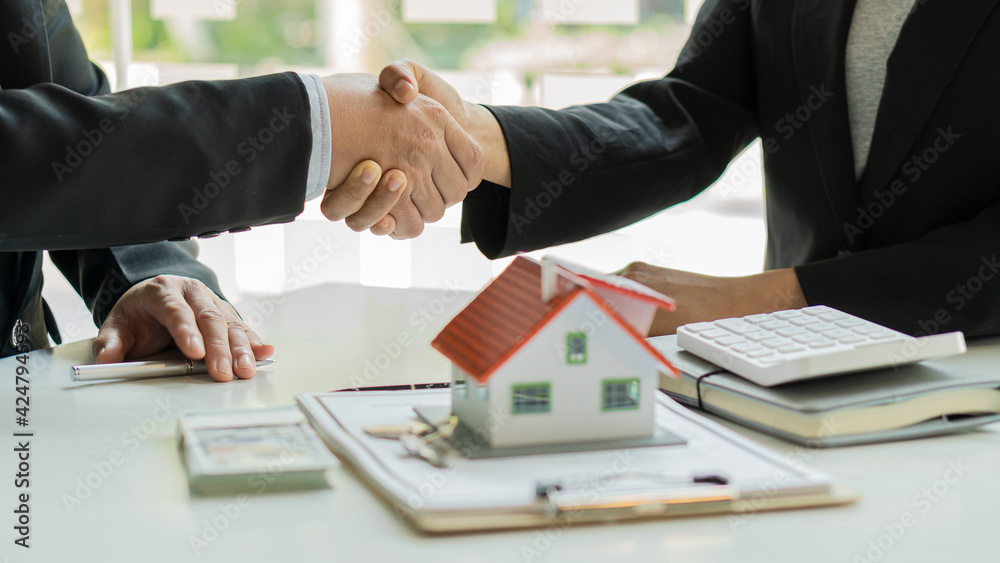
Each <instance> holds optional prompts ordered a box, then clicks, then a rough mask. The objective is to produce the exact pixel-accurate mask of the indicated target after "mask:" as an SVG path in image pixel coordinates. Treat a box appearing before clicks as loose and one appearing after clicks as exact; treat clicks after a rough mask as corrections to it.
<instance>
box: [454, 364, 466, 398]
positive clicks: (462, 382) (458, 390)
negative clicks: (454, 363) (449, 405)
mask: <svg viewBox="0 0 1000 563" xmlns="http://www.w3.org/2000/svg"><path fill="white" fill-rule="evenodd" d="M451 390H452V392H453V393H454V394H455V398H456V399H465V398H466V397H468V396H469V379H468V376H467V375H466V374H465V372H464V371H461V370H459V369H458V368H455V377H454V381H452V383H451Z"/></svg>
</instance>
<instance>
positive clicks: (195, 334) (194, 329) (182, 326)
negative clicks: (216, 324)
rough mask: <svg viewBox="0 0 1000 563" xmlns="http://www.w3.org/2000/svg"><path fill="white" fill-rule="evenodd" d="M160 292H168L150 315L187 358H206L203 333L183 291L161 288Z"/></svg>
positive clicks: (150, 311)
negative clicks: (164, 329)
mask: <svg viewBox="0 0 1000 563" xmlns="http://www.w3.org/2000/svg"><path fill="white" fill-rule="evenodd" d="M159 291H161V292H166V293H165V294H163V296H162V297H161V299H160V304H159V306H156V307H151V308H149V313H150V315H152V316H153V318H154V319H156V321H157V322H159V323H160V324H161V325H162V326H163V327H164V328H166V329H167V332H169V333H170V337H171V338H173V340H174V344H175V345H176V346H177V348H178V349H180V351H181V353H183V354H184V356H185V357H187V358H191V359H192V360H200V359H202V358H204V357H205V341H204V339H203V338H202V336H201V335H202V331H201V330H200V329H199V328H198V321H197V319H196V318H195V313H194V311H193V310H192V309H191V305H190V304H189V303H188V302H187V300H186V299H184V294H183V292H182V291H179V290H175V289H171V288H169V287H165V286H162V285H161V286H160V289H159Z"/></svg>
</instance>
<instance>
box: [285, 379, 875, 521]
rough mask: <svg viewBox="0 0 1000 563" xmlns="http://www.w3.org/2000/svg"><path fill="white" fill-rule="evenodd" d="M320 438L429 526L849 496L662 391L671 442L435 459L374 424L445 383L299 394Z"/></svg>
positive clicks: (409, 516) (401, 509)
mask: <svg viewBox="0 0 1000 563" xmlns="http://www.w3.org/2000/svg"><path fill="white" fill-rule="evenodd" d="M296 401H297V402H298V404H299V407H300V408H301V409H302V410H303V412H304V413H305V414H306V417H307V418H308V419H309V422H310V423H311V424H312V425H313V427H314V428H315V429H316V431H317V432H318V433H319V435H320V437H321V438H322V439H323V441H324V442H326V444H327V445H328V446H329V447H330V448H331V449H332V450H333V451H334V452H335V453H336V454H337V455H338V456H339V457H340V458H341V459H343V460H344V461H345V462H347V463H348V464H350V465H351V466H352V467H353V468H354V469H355V470H356V471H357V473H358V474H359V475H360V476H361V477H362V478H363V479H364V480H365V481H367V483H368V484H369V485H370V486H371V487H372V488H373V489H374V490H375V491H376V492H378V493H379V494H380V495H382V496H383V497H384V498H385V499H386V500H387V501H388V502H387V505H388V508H389V509H390V510H392V511H393V512H394V513H395V514H396V515H397V516H399V517H400V518H401V519H403V520H404V521H406V522H408V523H409V524H411V525H413V526H414V527H416V528H418V529H420V530H422V531H426V532H458V531H470V530H484V529H498V528H523V527H540V526H549V525H553V524H566V523H568V522H572V523H581V522H596V521H601V522H606V521H610V520H631V519H638V518H653V517H672V516H693V515H702V514H712V513H717V514H732V515H733V517H740V515H743V514H746V513H748V512H757V511H761V510H777V509H784V508H802V507H809V506H821V505H835V504H845V503H850V502H852V501H854V500H855V498H856V495H855V494H854V493H853V492H851V491H849V490H847V489H845V488H843V487H841V486H839V485H837V484H836V483H835V482H834V481H833V480H832V479H831V478H830V477H829V476H827V475H826V474H824V473H821V472H819V471H815V470H813V469H810V468H807V467H803V466H802V464H801V463H800V461H801V460H798V459H790V458H785V457H783V456H781V455H779V454H777V453H776V452H773V451H771V450H768V449H766V448H764V447H762V446H760V445H758V444H755V443H754V442H752V441H750V440H747V439H745V438H743V437H741V436H739V435H738V434H736V433H735V432H732V431H730V430H728V429H726V428H724V427H722V426H720V425H718V424H716V423H715V422H712V421H710V420H708V419H706V418H705V417H702V416H700V415H698V414H696V413H694V412H692V411H690V410H688V409H686V408H684V407H682V406H681V405H678V404H677V403H676V402H674V401H673V400H671V399H669V398H668V397H667V396H666V395H663V394H662V393H661V394H657V404H656V409H657V410H656V418H657V425H658V426H659V427H660V428H661V429H663V430H665V431H669V432H670V433H671V434H673V435H676V436H678V437H679V438H680V440H677V441H675V442H672V443H671V444H670V445H649V446H644V447H619V448H613V449H606V450H597V451H595V450H590V451H575V452H563V453H540V454H533V455H514V456H506V457H498V458H465V457H464V456H462V455H461V454H460V453H459V452H458V451H454V452H450V453H447V452H446V453H445V454H444V457H445V459H446V463H444V464H443V465H444V466H443V467H438V466H435V465H432V464H430V463H428V461H426V460H424V459H421V458H420V457H419V456H414V455H409V454H408V453H407V451H406V449H405V448H404V447H403V444H401V443H400V441H398V440H391V439H384V438H378V437H374V436H372V435H369V434H368V433H366V432H365V429H366V428H371V427H373V426H383V425H400V424H406V423H410V422H413V421H415V420H417V418H416V414H415V409H422V410H424V411H426V410H428V409H434V408H447V407H448V406H449V405H450V402H451V393H450V391H448V390H419V391H372V392H365V393H351V392H340V393H322V394H306V395H298V396H297V397H296Z"/></svg>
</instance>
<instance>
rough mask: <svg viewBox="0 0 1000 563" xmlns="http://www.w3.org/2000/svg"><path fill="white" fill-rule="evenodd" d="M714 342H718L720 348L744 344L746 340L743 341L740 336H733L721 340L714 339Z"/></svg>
mask: <svg viewBox="0 0 1000 563" xmlns="http://www.w3.org/2000/svg"><path fill="white" fill-rule="evenodd" d="M716 342H718V343H719V344H721V345H722V346H732V345H733V344H739V343H740V342H746V340H744V339H743V337H742V336H739V335H736V334H734V335H732V336H723V337H722V338H719V339H716Z"/></svg>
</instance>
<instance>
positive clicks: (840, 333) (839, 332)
mask: <svg viewBox="0 0 1000 563" xmlns="http://www.w3.org/2000/svg"><path fill="white" fill-rule="evenodd" d="M823 336H825V337H827V338H846V337H848V336H854V332H853V331H850V330H846V329H843V328H835V329H833V330H825V331H823Z"/></svg>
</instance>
